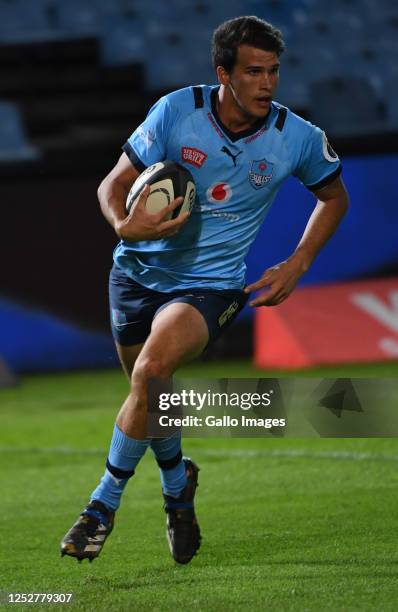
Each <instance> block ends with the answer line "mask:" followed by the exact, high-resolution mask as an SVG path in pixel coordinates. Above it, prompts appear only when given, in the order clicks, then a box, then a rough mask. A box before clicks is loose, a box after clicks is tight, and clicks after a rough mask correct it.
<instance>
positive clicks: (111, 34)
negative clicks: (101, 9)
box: [100, 13, 146, 66]
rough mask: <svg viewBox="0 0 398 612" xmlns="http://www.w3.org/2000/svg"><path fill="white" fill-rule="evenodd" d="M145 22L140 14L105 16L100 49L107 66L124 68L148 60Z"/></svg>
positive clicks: (103, 61)
mask: <svg viewBox="0 0 398 612" xmlns="http://www.w3.org/2000/svg"><path fill="white" fill-rule="evenodd" d="M145 29H146V26H145V22H144V20H143V19H142V17H141V16H140V15H139V14H135V13H131V15H127V16H126V15H121V14H113V15H107V16H106V17H105V16H103V22H102V28H101V35H100V49H101V60H102V63H103V64H105V65H106V66H122V65H125V64H131V63H134V62H143V61H144V60H145V59H146V33H145Z"/></svg>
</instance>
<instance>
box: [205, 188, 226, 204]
mask: <svg viewBox="0 0 398 612" xmlns="http://www.w3.org/2000/svg"><path fill="white" fill-rule="evenodd" d="M231 195H232V189H231V187H230V185H228V183H216V184H215V185H212V186H211V187H209V188H208V190H207V191H206V197H207V199H208V201H209V202H212V203H213V204H221V203H222V204H224V203H225V202H228V200H229V199H230V197H231Z"/></svg>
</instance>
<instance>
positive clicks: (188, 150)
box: [181, 147, 207, 168]
mask: <svg viewBox="0 0 398 612" xmlns="http://www.w3.org/2000/svg"><path fill="white" fill-rule="evenodd" d="M181 159H182V161H185V162H187V163H188V164H192V166H196V168H201V167H202V166H203V164H204V163H205V161H206V159H207V155H206V153H204V152H203V151H200V149H196V147H182V148H181Z"/></svg>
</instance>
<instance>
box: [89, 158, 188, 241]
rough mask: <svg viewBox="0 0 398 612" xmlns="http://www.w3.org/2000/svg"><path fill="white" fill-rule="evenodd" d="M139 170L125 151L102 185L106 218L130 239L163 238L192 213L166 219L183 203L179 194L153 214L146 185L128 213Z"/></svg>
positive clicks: (122, 235) (100, 200)
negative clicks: (148, 204)
mask: <svg viewBox="0 0 398 612" xmlns="http://www.w3.org/2000/svg"><path fill="white" fill-rule="evenodd" d="M139 174H140V173H139V171H138V170H137V168H136V167H135V166H134V164H132V163H131V161H130V159H129V158H128V157H127V155H126V154H125V153H122V155H121V156H120V158H119V161H118V162H117V164H116V166H115V167H114V168H113V169H112V170H111V172H110V173H109V174H108V175H107V176H106V177H105V178H104V180H103V181H102V183H101V184H100V186H99V188H98V192H97V194H98V200H99V203H100V206H101V210H102V213H103V215H104V217H105V219H106V220H107V221H108V223H109V224H110V225H111V226H112V227H113V228H114V230H115V232H116V234H117V235H118V236H119V238H120V239H122V240H126V241H128V242H136V241H139V240H159V239H160V238H168V237H169V236H173V235H174V234H176V233H177V232H178V230H179V229H180V227H181V226H182V225H183V224H184V223H185V222H186V220H187V218H188V216H189V215H188V213H183V214H181V215H179V216H178V218H177V219H171V220H170V221H165V217H166V216H167V215H168V214H169V213H170V212H171V211H172V210H174V209H175V208H177V207H178V206H181V203H182V201H183V198H177V199H176V200H174V201H173V202H172V203H171V204H170V205H169V206H167V207H166V208H165V209H163V210H162V211H160V212H159V213H156V214H149V213H148V212H147V210H146V200H147V198H148V194H149V187H148V185H145V187H144V189H143V190H142V192H141V194H140V196H139V199H138V202H137V204H136V205H135V206H134V207H132V209H131V211H130V213H129V214H127V212H126V199H127V196H128V193H129V191H130V189H131V187H132V185H133V183H134V181H135V180H136V179H137V177H138V176H139Z"/></svg>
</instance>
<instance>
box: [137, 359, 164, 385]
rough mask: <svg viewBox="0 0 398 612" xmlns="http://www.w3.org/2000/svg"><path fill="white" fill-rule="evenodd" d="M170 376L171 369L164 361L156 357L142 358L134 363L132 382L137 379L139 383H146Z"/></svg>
mask: <svg viewBox="0 0 398 612" xmlns="http://www.w3.org/2000/svg"><path fill="white" fill-rule="evenodd" d="M171 375H172V371H171V367H170V365H169V364H167V362H166V361H165V360H162V359H160V358H158V357H143V358H141V359H137V361H136V362H135V365H134V368H133V374H132V380H133V379H134V378H138V379H139V380H141V381H148V380H150V379H151V378H167V377H169V376H171Z"/></svg>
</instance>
